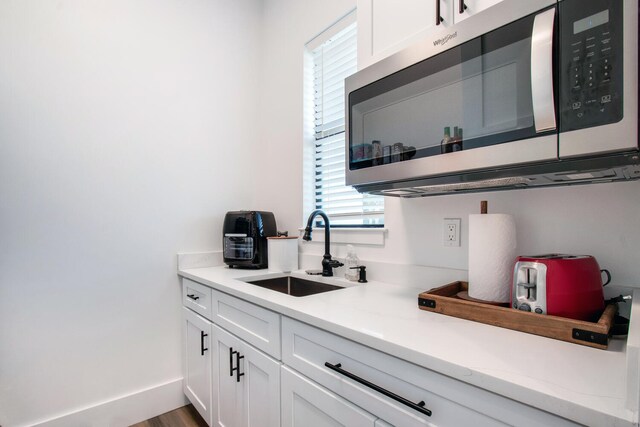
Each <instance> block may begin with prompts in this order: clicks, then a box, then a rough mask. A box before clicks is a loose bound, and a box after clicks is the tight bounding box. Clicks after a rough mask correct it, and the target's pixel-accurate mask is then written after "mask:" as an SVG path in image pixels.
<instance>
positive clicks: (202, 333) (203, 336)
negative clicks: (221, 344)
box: [200, 331, 209, 356]
mask: <svg viewBox="0 0 640 427" xmlns="http://www.w3.org/2000/svg"><path fill="white" fill-rule="evenodd" d="M208 336H209V334H205V333H204V331H200V356H204V352H205V351H207V350H209V349H208V348H204V338H205V337H208Z"/></svg>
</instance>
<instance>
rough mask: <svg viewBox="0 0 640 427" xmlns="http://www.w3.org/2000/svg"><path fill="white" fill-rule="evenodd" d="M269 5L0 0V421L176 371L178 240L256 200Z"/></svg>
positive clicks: (203, 244)
mask: <svg viewBox="0 0 640 427" xmlns="http://www.w3.org/2000/svg"><path fill="white" fill-rule="evenodd" d="M261 15H262V5H261V1H260V0H242V1H224V0H189V1H182V0H136V1H135V2H133V1H129V0H117V1H101V0H59V1H40V0H19V1H18V0H15V1H12V0H6V1H2V2H0V58H2V59H1V60H0V424H1V425H3V426H16V425H25V424H30V423H33V422H36V421H41V420H45V419H49V418H52V417H55V416H57V415H59V414H62V413H66V412H70V411H74V410H76V409H78V408H81V407H84V406H90V405H93V404H96V403H99V402H101V401H105V400H109V399H112V398H115V397H118V396H121V395H124V394H127V393H135V392H136V391H139V390H141V389H144V388H147V387H153V386H155V385H158V384H161V383H165V382H167V381H170V380H173V379H176V378H180V377H181V366H180V334H181V331H180V324H181V323H180V307H181V297H180V295H181V294H180V288H179V281H178V278H177V276H176V265H175V264H176V261H175V260H176V253H177V252H180V251H198V250H203V251H204V250H219V249H220V248H221V226H222V217H223V215H224V213H225V212H226V211H227V210H230V209H240V208H246V207H248V206H251V205H252V191H251V189H252V187H253V186H254V185H255V173H254V171H255V166H256V164H255V161H256V160H257V159H256V158H255V156H253V155H252V153H253V148H254V144H255V143H256V140H257V138H256V134H257V128H256V121H255V117H257V114H258V111H257V104H256V102H255V101H256V93H257V89H258V81H257V73H256V69H257V68H258V65H259V44H258V42H259V39H260V31H261ZM114 415H117V414H114Z"/></svg>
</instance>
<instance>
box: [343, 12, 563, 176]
mask: <svg viewBox="0 0 640 427" xmlns="http://www.w3.org/2000/svg"><path fill="white" fill-rule="evenodd" d="M548 12H549V14H550V16H551V19H550V20H547V21H548V22H549V21H550V24H548V25H550V26H551V29H550V33H551V34H553V25H554V21H553V14H554V13H555V11H554V9H550V10H549V11H548ZM537 15H539V14H536V15H531V16H528V17H525V18H522V19H520V20H518V21H515V22H512V23H511V24H508V25H506V26H504V27H501V28H499V29H497V30H494V31H491V32H488V33H486V34H484V35H482V36H480V37H477V38H474V39H472V40H469V41H467V42H465V43H462V44H460V45H458V46H456V47H453V48H451V49H449V50H447V51H444V52H442V53H440V54H437V55H435V56H432V57H430V58H427V59H425V60H423V61H421V62H419V63H417V64H414V65H412V66H410V67H408V68H404V69H402V70H400V71H398V72H396V73H394V74H391V75H389V76H387V77H385V78H383V79H380V80H378V81H376V82H373V83H371V84H369V85H366V86H364V87H362V88H360V89H356V90H354V91H352V92H351V93H350V94H349V109H350V110H349V133H350V134H349V168H350V170H352V171H353V170H359V169H365V168H375V167H378V166H383V165H387V164H391V163H397V162H407V161H408V162H414V161H416V160H418V159H423V158H428V157H434V156H442V155H443V154H448V153H453V152H458V151H468V150H474V149H478V148H482V147H488V146H493V145H498V144H503V143H506V142H513V141H519V140H523V139H529V138H532V137H536V136H540V135H544V134H548V133H549V132H553V131H555V107H553V108H552V109H551V114H552V116H553V120H552V121H551V125H549V126H546V128H545V127H542V128H541V126H540V124H539V123H538V126H536V120H535V118H534V107H533V104H534V96H535V90H534V91H532V73H533V71H532V66H533V67H534V68H535V67H536V66H537V65H538V64H532V34H535V28H534V26H535V20H536V16H537ZM534 58H535V56H534ZM547 74H548V76H550V77H549V78H550V79H551V84H552V83H553V71H552V69H551V68H550V69H549V70H548V71H547ZM551 84H550V85H549V86H550V87H552V86H551ZM550 91H551V93H552V89H551V90H550ZM551 103H552V104H553V100H551ZM443 158H444V157H443ZM484 166H485V165H482V164H479V165H478V167H484ZM466 167H468V165H467V166H466ZM454 168H455V166H454ZM451 171H453V170H451ZM424 172H426V174H428V173H429V171H428V170H425V171H424ZM403 178H406V177H403Z"/></svg>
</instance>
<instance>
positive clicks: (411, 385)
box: [282, 317, 576, 427]
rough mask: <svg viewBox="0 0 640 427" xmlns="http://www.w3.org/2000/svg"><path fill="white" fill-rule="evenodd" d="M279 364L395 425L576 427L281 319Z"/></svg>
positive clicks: (436, 374) (339, 338) (335, 336)
mask: <svg viewBox="0 0 640 427" xmlns="http://www.w3.org/2000/svg"><path fill="white" fill-rule="evenodd" d="M282 361H283V362H284V363H285V364H286V365H288V366H291V367H292V368H294V369H296V370H298V371H299V372H301V373H302V374H304V375H306V376H307V377H309V378H311V379H312V380H314V381H316V382H318V383H320V384H321V385H323V386H325V387H327V388H328V389H330V390H332V391H334V392H335V393H337V394H339V395H341V396H342V397H344V398H345V399H347V400H349V401H351V402H353V403H355V404H356V405H358V406H360V407H361V408H363V409H364V410H366V411H369V412H371V413H372V414H373V415H375V416H377V417H379V418H381V419H382V420H384V421H386V422H388V423H390V424H392V425H396V426H425V425H429V426H434V425H435V426H461V425H473V426H474V427H475V426H504V425H517V426H531V427H533V426H540V425H549V426H570V425H576V424H573V423H571V422H569V421H568V420H565V419H562V418H558V417H556V416H554V415H551V414H549V413H547V412H543V411H539V410H536V409H534V408H531V407H530V406H527V405H523V404H521V403H518V402H515V401H512V400H510V399H507V398H505V397H502V396H498V395H496V394H494V393H491V392H488V391H486V390H482V389H480V388H477V387H474V386H471V385H469V384H465V383H463V382H461V381H458V380H454V379H452V378H449V377H446V376H444V375H441V374H438V373H436V372H433V371H431V370H429V369H425V368H422V367H419V366H416V365H414V364H412V363H409V362H406V361H404V360H401V359H398V358H396V357H393V356H390V355H388V354H386V353H382V352H379V351H377V350H373V349H371V348H369V347H366V346H363V345H361V344H358V343H355V342H353V341H350V340H347V339H345V338H342V337H339V336H337V335H334V334H331V333H329V332H326V331H323V330H320V329H317V328H314V327H312V326H309V325H307V324H304V323H301V322H298V321H295V320H292V319H289V318H286V317H284V318H283V320H282ZM326 362H328V363H330V364H332V365H334V366H336V365H337V364H340V368H339V369H342V370H344V371H346V372H347V374H345V373H340V372H336V371H335V370H332V369H330V368H328V367H326V366H325V363H326ZM348 374H353V375H355V376H357V377H358V378H361V379H363V380H366V381H367V382H369V383H370V385H363V384H362V383H360V382H358V381H357V380H354V379H351V378H349V377H347V376H346V375H348ZM372 385H373V386H378V387H379V388H380V389H375V388H372V387H371V386H372ZM385 392H386V393H392V394H394V395H396V396H398V397H401V398H404V399H407V401H408V402H406V403H414V404H418V403H420V402H424V407H425V408H427V409H429V410H430V411H432V414H431V416H428V415H426V414H423V413H421V412H419V411H418V410H416V408H412V407H410V406H407V405H406V404H403V403H400V402H398V401H397V400H394V399H393V398H392V397H389V396H388V395H385V394H384V393H385ZM488 414H490V415H488ZM501 420H502V421H501Z"/></svg>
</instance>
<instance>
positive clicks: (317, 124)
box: [311, 23, 384, 226]
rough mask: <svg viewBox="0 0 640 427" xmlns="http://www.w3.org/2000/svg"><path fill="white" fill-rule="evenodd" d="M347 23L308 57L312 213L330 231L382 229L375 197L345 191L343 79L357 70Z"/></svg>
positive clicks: (379, 201) (380, 209)
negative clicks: (317, 212) (321, 214)
mask: <svg viewBox="0 0 640 427" xmlns="http://www.w3.org/2000/svg"><path fill="white" fill-rule="evenodd" d="M356 41H357V32H356V24H355V23H353V24H351V25H348V26H347V27H346V28H344V29H342V30H341V31H339V32H338V33H336V34H335V35H334V36H332V37H330V38H329V39H327V40H326V41H324V42H323V43H322V44H320V45H319V46H317V47H315V48H314V49H313V50H312V51H311V53H312V56H313V91H314V115H315V116H314V140H315V157H314V162H315V179H314V186H315V189H314V192H315V208H316V209H322V210H324V211H325V212H326V214H327V215H328V216H329V217H330V218H331V225H354V226H358V225H360V226H362V225H382V223H383V220H384V216H383V211H384V202H383V198H382V197H380V196H371V195H368V194H360V193H358V192H357V191H356V190H354V189H353V188H352V187H350V186H348V187H347V186H345V123H344V113H345V112H344V109H345V100H344V79H345V78H346V77H348V76H349V75H351V74H353V73H354V72H356V70H357V44H356Z"/></svg>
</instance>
